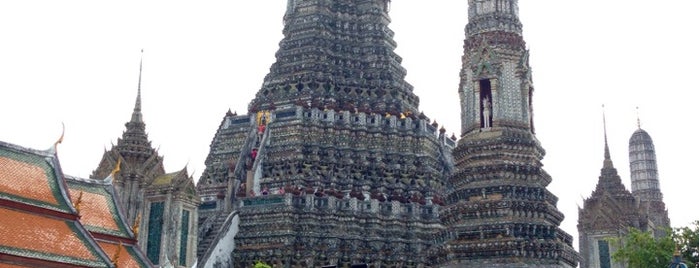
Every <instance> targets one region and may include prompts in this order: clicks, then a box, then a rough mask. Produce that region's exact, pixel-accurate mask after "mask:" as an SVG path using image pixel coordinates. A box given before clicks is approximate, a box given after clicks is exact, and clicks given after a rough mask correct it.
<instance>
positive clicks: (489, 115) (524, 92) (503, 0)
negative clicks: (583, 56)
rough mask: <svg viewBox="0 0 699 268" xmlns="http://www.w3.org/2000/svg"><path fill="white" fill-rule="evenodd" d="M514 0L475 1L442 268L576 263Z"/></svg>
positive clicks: (440, 259)
mask: <svg viewBox="0 0 699 268" xmlns="http://www.w3.org/2000/svg"><path fill="white" fill-rule="evenodd" d="M517 2H518V1H517V0H469V10H468V15H469V22H468V25H467V26H466V39H465V42H464V56H463V59H462V61H463V66H462V71H461V83H460V87H459V95H460V98H461V130H462V135H461V139H460V140H459V143H458V146H457V147H456V149H455V150H454V159H455V164H456V172H455V174H454V175H453V176H451V177H450V178H449V180H448V183H447V188H448V189H449V192H448V195H447V199H446V201H447V207H446V209H444V210H443V211H442V212H440V216H441V218H442V221H443V222H444V224H445V225H446V228H447V229H448V234H447V235H446V236H445V240H446V241H445V245H444V248H443V249H442V251H441V252H439V253H438V254H437V259H438V262H440V263H442V265H440V267H575V266H576V265H577V262H578V258H579V257H578V254H577V253H576V252H575V250H574V249H573V247H572V241H573V238H572V237H571V235H569V234H567V233H566V232H565V231H563V230H561V229H560V228H559V225H560V223H561V221H562V220H563V218H564V216H563V214H562V213H561V212H560V211H559V210H558V209H557V208H556V202H557V201H558V198H557V197H556V196H555V195H554V194H553V193H551V192H549V191H548V190H547V189H546V186H547V185H548V184H549V183H551V177H550V176H549V175H548V174H547V173H546V172H545V171H544V170H543V168H542V163H541V159H542V158H543V156H544V149H543V148H542V147H541V145H540V144H539V141H538V140H537V139H536V136H535V135H534V125H533V120H532V111H533V109H532V103H533V102H532V97H533V90H534V88H533V85H532V78H531V70H530V67H529V60H528V58H529V52H528V51H527V49H526V47H525V42H524V40H523V38H522V24H521V23H520V21H519V17H518V3H517Z"/></svg>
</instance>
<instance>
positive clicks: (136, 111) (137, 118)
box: [131, 49, 143, 123]
mask: <svg viewBox="0 0 699 268" xmlns="http://www.w3.org/2000/svg"><path fill="white" fill-rule="evenodd" d="M142 74H143V49H141V62H140V64H139V67H138V93H137V95H136V105H135V106H134V108H133V114H132V115H131V122H137V123H141V122H143V115H142V114H141V76H142Z"/></svg>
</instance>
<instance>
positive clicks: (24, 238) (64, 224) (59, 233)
mask: <svg viewBox="0 0 699 268" xmlns="http://www.w3.org/2000/svg"><path fill="white" fill-rule="evenodd" d="M0 215H2V217H0V252H3V253H8V254H12V255H18V256H25V257H31V258H39V259H46V260H51V261H59V262H69V263H78V264H92V265H94V264H99V263H100V262H101V261H102V260H101V259H100V257H98V254H99V253H98V252H97V251H94V250H95V249H94V248H92V247H91V246H90V245H89V240H90V239H91V238H90V237H88V236H86V235H81V234H80V233H79V231H78V230H76V229H77V228H78V227H77V224H78V223H77V222H73V221H70V220H61V219H57V218H51V217H44V216H40V215H36V214H31V213H27V212H21V211H16V210H12V209H8V208H4V207H0Z"/></svg>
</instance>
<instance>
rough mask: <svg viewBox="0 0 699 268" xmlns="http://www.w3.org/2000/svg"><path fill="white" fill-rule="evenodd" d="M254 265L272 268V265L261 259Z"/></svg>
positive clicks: (257, 267)
mask: <svg viewBox="0 0 699 268" xmlns="http://www.w3.org/2000/svg"><path fill="white" fill-rule="evenodd" d="M253 267H254V268H272V266H270V265H269V264H266V263H264V262H261V261H257V263H255V266H253Z"/></svg>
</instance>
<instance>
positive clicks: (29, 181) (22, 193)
mask: <svg viewBox="0 0 699 268" xmlns="http://www.w3.org/2000/svg"><path fill="white" fill-rule="evenodd" d="M0 192H2V193H6V194H10V195H14V196H17V197H22V198H27V199H34V200H38V201H42V202H45V203H48V204H51V205H56V206H58V205H59V203H58V200H57V199H56V197H55V196H54V194H53V190H52V189H51V183H50V181H49V179H48V177H47V176H46V170H45V169H44V168H42V167H40V166H38V165H36V164H30V163H27V162H23V161H17V160H14V159H12V158H8V157H2V156H0Z"/></svg>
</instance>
